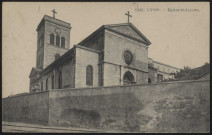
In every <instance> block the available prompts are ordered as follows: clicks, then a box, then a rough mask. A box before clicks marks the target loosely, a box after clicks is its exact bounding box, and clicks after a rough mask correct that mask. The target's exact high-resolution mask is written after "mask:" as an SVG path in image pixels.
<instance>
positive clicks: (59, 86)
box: [58, 71, 62, 89]
mask: <svg viewBox="0 0 212 135" xmlns="http://www.w3.org/2000/svg"><path fill="white" fill-rule="evenodd" d="M58 88H59V89H61V88H62V72H61V71H60V73H59V78H58Z"/></svg>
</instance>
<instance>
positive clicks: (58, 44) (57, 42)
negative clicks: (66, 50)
mask: <svg viewBox="0 0 212 135" xmlns="http://www.w3.org/2000/svg"><path fill="white" fill-rule="evenodd" d="M56 45H57V46H60V37H59V36H56Z"/></svg>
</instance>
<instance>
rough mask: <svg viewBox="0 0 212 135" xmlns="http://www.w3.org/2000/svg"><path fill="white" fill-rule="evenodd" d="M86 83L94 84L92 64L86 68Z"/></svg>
mask: <svg viewBox="0 0 212 135" xmlns="http://www.w3.org/2000/svg"><path fill="white" fill-rule="evenodd" d="M86 85H89V86H93V67H92V66H91V65H88V66H87V68H86Z"/></svg>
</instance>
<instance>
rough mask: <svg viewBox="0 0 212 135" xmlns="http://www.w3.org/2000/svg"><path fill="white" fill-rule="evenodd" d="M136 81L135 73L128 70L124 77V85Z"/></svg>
mask: <svg viewBox="0 0 212 135" xmlns="http://www.w3.org/2000/svg"><path fill="white" fill-rule="evenodd" d="M134 83H135V79H134V76H133V74H132V73H131V72H130V71H127V72H126V73H125V74H124V78H123V84H124V85H129V84H134Z"/></svg>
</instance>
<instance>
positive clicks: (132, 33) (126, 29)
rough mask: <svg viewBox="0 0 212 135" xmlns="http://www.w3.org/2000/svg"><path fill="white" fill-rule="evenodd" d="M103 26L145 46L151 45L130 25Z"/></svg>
mask: <svg viewBox="0 0 212 135" xmlns="http://www.w3.org/2000/svg"><path fill="white" fill-rule="evenodd" d="M104 26H105V28H107V29H109V30H112V31H115V32H118V33H120V34H122V35H125V36H128V37H131V38H134V39H137V40H139V41H141V42H143V43H146V44H147V45H150V44H151V42H150V41H149V40H148V39H147V38H146V37H145V36H144V35H143V34H142V33H141V32H140V31H139V30H138V29H137V28H136V27H135V26H134V25H133V24H132V23H122V24H110V25H104Z"/></svg>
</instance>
